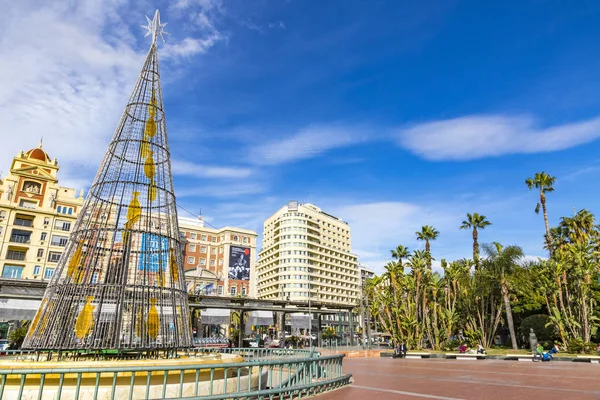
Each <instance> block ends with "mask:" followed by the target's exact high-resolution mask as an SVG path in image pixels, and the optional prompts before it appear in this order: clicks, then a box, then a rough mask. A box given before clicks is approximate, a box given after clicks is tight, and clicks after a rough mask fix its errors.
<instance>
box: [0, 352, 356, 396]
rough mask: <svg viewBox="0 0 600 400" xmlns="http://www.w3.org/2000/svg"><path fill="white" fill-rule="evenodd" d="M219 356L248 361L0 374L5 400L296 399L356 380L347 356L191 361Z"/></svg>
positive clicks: (258, 355)
mask: <svg viewBox="0 0 600 400" xmlns="http://www.w3.org/2000/svg"><path fill="white" fill-rule="evenodd" d="M7 353H8V352H7ZM17 353H18V354H21V356H23V355H25V354H29V356H31V355H32V352H18V351H17ZM215 353H231V354H239V355H242V356H243V357H245V358H246V361H244V362H232V363H217V364H205V363H204V364H203V363H198V364H194V363H185V364H177V365H162V366H159V365H156V363H149V364H148V365H147V366H137V365H136V366H122V367H117V366H110V367H89V366H86V367H80V368H77V367H74V368H38V367H39V366H42V365H43V362H40V364H38V365H36V366H35V368H23V369H21V368H10V369H0V398H11V399H12V398H14V399H18V400H20V399H22V398H37V399H42V398H45V396H51V397H52V398H53V399H57V400H60V399H61V397H63V396H64V398H73V399H76V400H77V399H79V398H84V397H85V398H93V399H96V398H99V397H101V398H110V399H116V398H118V399H122V398H123V399H130V400H131V399H154V398H183V397H185V398H186V399H211V400H220V399H238V398H257V399H266V398H269V399H273V398H275V397H277V398H289V399H292V398H300V397H305V396H314V395H316V394H319V393H322V392H325V391H328V390H332V389H335V388H338V387H341V386H344V385H347V384H349V383H350V378H351V375H349V374H344V372H343V370H342V360H343V357H344V355H331V356H321V355H320V354H319V353H317V352H315V353H313V354H311V352H310V350H295V349H256V348H248V349H246V348H244V349H229V348H225V349H193V350H191V351H190V352H189V354H188V356H191V357H192V358H193V357H198V358H200V357H202V356H204V357H207V356H210V354H215ZM215 355H216V354H215ZM212 362H214V359H212ZM44 390H46V392H44ZM44 393H46V395H45V394H44ZM4 396H6V397H4Z"/></svg>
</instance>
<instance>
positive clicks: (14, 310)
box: [0, 298, 42, 321]
mask: <svg viewBox="0 0 600 400" xmlns="http://www.w3.org/2000/svg"><path fill="white" fill-rule="evenodd" d="M41 304H42V301H41V300H29V299H6V298H4V299H0V321H15V320H19V321H23V320H26V321H31V320H32V319H33V318H34V317H35V313H36V312H37V310H38V308H40V305H41Z"/></svg>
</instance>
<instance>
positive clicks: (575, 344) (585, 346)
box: [567, 337, 596, 354]
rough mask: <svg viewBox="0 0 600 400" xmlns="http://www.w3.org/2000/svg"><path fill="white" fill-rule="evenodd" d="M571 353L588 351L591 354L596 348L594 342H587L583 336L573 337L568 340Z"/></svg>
mask: <svg viewBox="0 0 600 400" xmlns="http://www.w3.org/2000/svg"><path fill="white" fill-rule="evenodd" d="M567 349H568V351H569V353H582V354H583V353H587V354H590V353H592V352H594V350H595V349H596V345H595V344H594V343H585V342H584V341H583V339H582V338H580V337H578V338H572V339H569V340H568V341H567Z"/></svg>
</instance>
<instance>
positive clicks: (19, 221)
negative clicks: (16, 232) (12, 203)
mask: <svg viewBox="0 0 600 400" xmlns="http://www.w3.org/2000/svg"><path fill="white" fill-rule="evenodd" d="M14 224H15V225H19V226H26V227H28V228H31V227H32V226H33V218H27V217H22V216H19V215H17V216H16V217H15V222H14Z"/></svg>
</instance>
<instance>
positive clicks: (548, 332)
mask: <svg viewBox="0 0 600 400" xmlns="http://www.w3.org/2000/svg"><path fill="white" fill-rule="evenodd" d="M549 322H550V317H549V316H547V315H546V314H535V315H531V316H529V317H527V318H525V319H523V321H522V322H521V329H520V331H521V334H522V335H523V337H524V338H525V343H526V344H529V329H531V328H533V331H534V332H535V336H536V337H537V340H538V341H539V342H540V343H541V342H553V341H555V340H556V339H557V338H558V332H557V330H556V327H555V326H554V325H552V324H550V325H548V326H546V325H547V324H548V323H549Z"/></svg>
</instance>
